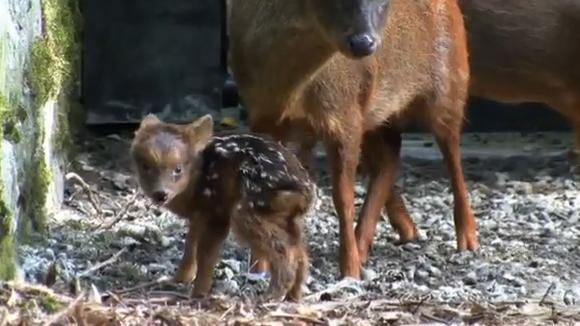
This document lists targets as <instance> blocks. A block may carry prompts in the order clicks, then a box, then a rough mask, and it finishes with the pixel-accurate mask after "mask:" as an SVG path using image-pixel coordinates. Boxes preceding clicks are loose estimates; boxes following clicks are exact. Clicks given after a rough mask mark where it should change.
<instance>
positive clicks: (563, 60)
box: [459, 0, 580, 146]
mask: <svg viewBox="0 0 580 326" xmlns="http://www.w3.org/2000/svg"><path fill="white" fill-rule="evenodd" d="M459 5H460V8H461V10H462V12H463V14H464V16H465V25H466V28H467V31H468V49H469V53H470V57H469V62H470V66H471V86H470V93H471V94H472V95H476V96H481V97H485V98H489V99H493V100H498V101H502V102H511V103H519V102H541V103H545V104H547V105H549V106H550V107H552V108H554V109H555V110H557V111H558V112H560V113H561V114H563V115H564V116H566V117H567V118H568V119H569V120H570V121H571V122H572V125H573V126H574V128H575V130H576V141H577V144H576V146H579V145H580V133H578V130H580V65H578V64H577V61H578V59H579V58H580V42H579V41H578V38H579V35H580V2H578V1H570V0H551V1H546V0H487V1H479V0H459Z"/></svg>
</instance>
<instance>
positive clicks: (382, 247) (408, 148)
mask: <svg viewBox="0 0 580 326" xmlns="http://www.w3.org/2000/svg"><path fill="white" fill-rule="evenodd" d="M570 138H571V135H570V134H568V133H545V134H528V135H519V134H488V135H478V134H469V135H465V136H464V140H463V143H464V150H463V151H464V168H465V175H466V179H467V181H468V188H469V192H470V196H471V200H472V205H473V209H474V212H475V214H476V218H477V220H478V230H479V236H480V241H481V250H480V251H479V252H477V253H460V254H457V253H455V246H456V242H455V234H454V227H453V218H452V211H453V210H452V203H453V197H452V195H451V192H450V184H449V181H448V179H447V173H446V171H445V169H444V165H443V162H442V161H441V160H440V156H439V155H438V151H437V149H436V146H434V145H433V141H432V139H431V138H430V137H429V136H424V135H420V134H413V135H408V136H406V138H405V141H404V151H403V153H404V158H403V165H402V171H401V174H400V176H399V181H398V184H399V186H400V187H401V190H402V193H403V195H404V198H405V200H406V202H407V205H408V209H409V212H410V213H411V215H412V217H413V218H414V220H415V222H416V223H417V225H418V228H419V230H420V231H419V232H420V237H421V239H420V241H418V242H417V243H411V244H406V245H403V246H395V245H393V244H392V242H393V241H394V240H396V234H395V233H394V231H393V230H392V228H391V227H390V225H389V224H388V223H386V222H384V223H381V224H380V225H379V228H378V232H377V234H376V238H375V239H376V241H375V245H374V248H373V251H372V255H371V258H370V260H369V263H368V265H367V266H366V270H365V272H364V280H363V281H354V280H348V279H347V280H343V281H338V278H337V275H338V269H337V252H338V251H337V250H338V234H337V231H338V225H337V219H336V217H335V213H334V209H333V205H332V199H331V196H330V187H329V178H328V175H327V174H326V173H324V172H323V171H321V172H320V175H319V176H320V177H319V180H318V185H319V202H318V203H317V205H316V208H315V209H314V210H313V211H312V212H311V213H310V214H309V216H308V217H307V237H308V239H309V241H308V244H309V250H310V256H311V270H310V277H309V279H308V282H307V285H306V287H307V291H306V298H305V302H306V303H310V304H311V305H322V304H323V303H324V302H335V303H336V302H342V303H343V305H342V306H339V305H338V304H337V306H333V308H332V309H330V308H328V307H329V306H328V305H327V306H325V307H326V308H324V307H322V306H310V308H309V309H319V310H320V311H324V316H323V317H324V318H326V319H324V318H323V319H320V320H325V322H323V323H322V324H329V325H330V324H333V323H329V322H328V321H329V320H334V321H335V323H334V324H341V323H344V324H348V323H349V322H353V323H354V322H359V324H360V321H361V320H366V321H367V323H370V324H384V323H387V322H389V323H395V322H396V323H399V324H404V323H405V322H409V323H417V322H427V321H431V322H439V323H441V322H443V323H461V322H469V321H470V319H469V318H468V316H472V317H473V316H479V317H481V318H479V319H480V320H483V321H480V322H482V323H487V324H489V323H504V322H507V321H508V320H520V322H522V321H525V322H526V323H529V324H532V323H543V322H547V321H554V320H557V319H558V318H561V319H562V318H564V315H566V313H564V311H574V312H573V313H570V314H572V315H574V316H579V315H578V314H577V311H578V310H577V306H576V305H577V304H580V249H579V248H578V247H579V246H578V244H579V239H580V237H579V234H580V227H579V224H578V221H579V219H580V209H579V208H580V196H578V195H579V192H580V190H579V189H580V188H579V187H578V185H579V178H578V176H577V175H576V174H575V173H574V169H573V168H572V167H571V163H570V160H569V159H568V157H567V154H566V149H567V148H569V146H570V141H569V140H570ZM128 144H129V138H128V137H127V136H119V135H108V136H106V137H104V136H103V137H91V139H90V140H87V141H83V142H82V143H81V144H79V145H80V146H79V147H80V148H81V152H80V153H79V155H78V156H77V158H76V161H75V162H74V164H72V165H71V169H70V170H71V172H74V173H75V174H76V175H75V174H71V175H69V177H70V179H69V180H68V181H67V190H66V205H65V207H64V208H63V210H62V211H61V212H59V213H58V214H56V215H55V216H53V218H52V221H51V223H50V232H49V237H48V239H45V240H39V241H38V242H37V243H35V244H34V245H23V246H21V247H20V256H21V257H22V267H23V275H22V276H23V278H24V279H25V280H26V281H28V282H33V283H34V282H44V281H45V278H46V274H47V271H48V269H49V266H50V265H51V264H52V263H53V262H55V264H56V266H57V267H58V273H57V279H56V284H54V286H53V288H54V289H55V290H56V291H57V292H58V293H68V292H67V291H68V288H69V287H70V286H69V284H71V281H72V280H74V279H75V276H76V277H80V284H81V288H87V289H90V288H91V287H92V288H93V290H92V293H100V294H103V293H106V291H113V290H120V289H127V288H130V287H132V286H136V285H139V284H143V283H144V282H150V281H154V280H156V279H158V278H159V277H163V276H172V275H173V272H174V270H175V268H176V266H177V264H178V262H179V260H180V259H181V253H182V250H183V245H184V236H185V232H186V228H185V223H184V222H183V221H181V220H179V219H177V218H175V217H173V216H171V215H170V214H168V213H166V212H163V211H160V210H158V209H157V208H155V207H152V206H150V205H149V202H148V201H147V200H146V199H145V198H144V197H143V196H142V195H141V194H140V192H139V191H138V189H137V186H136V184H135V180H134V179H133V176H132V174H131V170H130V164H129V161H128V157H127V154H128ZM323 161H324V156H323V155H321V156H320V163H321V168H323V167H324V164H323ZM77 176H78V177H77ZM362 181H363V180H361V182H359V184H357V205H359V206H360V205H361V204H362V196H363V195H364V191H365V187H364V186H363V183H362ZM385 221H386V220H385ZM116 254H117V257H115V258H118V259H116V260H114V261H112V262H111V263H110V264H107V265H105V266H103V267H101V268H99V269H97V270H95V271H93V272H90V273H85V275H82V274H81V273H83V271H86V270H88V269H91V267H94V265H96V264H98V263H99V262H102V261H105V260H107V259H109V258H111V257H113V256H115V255H116ZM247 259H248V250H246V249H245V248H242V247H240V246H238V245H237V244H236V243H234V242H233V241H231V240H228V242H227V243H226V245H225V247H224V252H223V254H222V259H221V261H220V263H219V265H218V267H217V269H216V271H215V282H216V283H215V287H214V291H213V293H214V295H215V296H217V297H220V298H222V299H223V300H226V301H227V300H230V301H231V300H233V302H235V303H236V304H239V303H240V302H246V303H251V301H252V300H254V299H255V297H256V295H259V294H260V293H262V291H263V290H264V289H265V287H266V285H267V284H266V281H265V280H264V278H260V277H259V276H258V275H250V274H248V273H247V270H248V263H247ZM79 274H81V275H80V276H79ZM147 291H148V292H147ZM155 291H157V292H155ZM160 291H161V292H160ZM163 291H165V292H163ZM168 291H169V292H168ZM188 291H189V287H188V286H185V285H174V284H164V285H157V286H151V287H148V288H147V289H146V291H145V289H141V290H135V291H130V292H127V293H126V294H127V296H132V297H136V298H138V297H139V296H141V297H142V296H143V294H144V293H148V295H154V294H155V293H165V294H167V293H174V294H175V293H180V295H177V294H176V296H177V297H180V296H181V297H182V296H183V295H187V293H188ZM0 294H1V291H0ZM104 297H105V296H103V297H102V298H104ZM108 298H110V296H109V297H108ZM184 300H185V299H184ZM0 301H1V299H0ZM97 301H98V300H97ZM348 302H350V303H351V304H349V305H348V308H347V306H345V304H346V303H348ZM355 302H359V303H361V302H363V303H364V302H368V304H362V306H357V305H356V304H355ZM372 302H374V303H375V304H376V305H378V306H381V307H383V308H384V307H386V306H388V305H389V304H394V303H393V302H400V303H401V306H398V308H397V309H395V310H396V311H401V313H398V314H395V313H393V312H392V311H393V310H392V309H391V310H389V309H390V308H389V309H387V308H385V309H382V310H381V309H378V310H377V309H375V308H376V307H375V308H373V307H372V304H371V303H372ZM413 302H414V303H415V304H414V305H412V303H413ZM538 302H540V304H538ZM548 302H549V303H550V304H549V307H552V308H550V309H548V308H546V307H545V306H546V304H547V303H548ZM404 303H405V304H406V303H408V304H411V305H412V307H411V306H407V308H403V306H402V305H403V304H404ZM526 303H527V304H526ZM329 304H330V303H329ZM432 305H437V307H439V308H438V309H443V307H449V309H450V310H445V309H447V308H445V309H444V310H445V311H446V313H444V314H443V313H437V311H435V310H432V309H431V308H429V309H431V310H429V309H428V307H434V306H432ZM503 305H509V307H510V308H509V309H508V308H505V309H503V310H502V309H500V308H499V307H503ZM315 307H318V308H315ZM554 307H559V308H558V309H561V310H558V311H561V312H559V313H556V310H555V308H554ZM231 309H233V308H231ZM231 309H230V313H231ZM256 309H257V308H256ZM393 309H394V308H393ZM425 309H427V310H429V311H431V312H430V313H427V312H426V311H427V310H425ZM458 309H463V310H458ZM478 309H479V310H478ZM490 309H491V310H490ZM574 309H576V310H574ZM226 311H227V310H226ZM353 311H354V313H353ZM377 311H378V312H377ZM450 311H451V312H450ZM461 311H463V312H461ZM485 311H493V316H490V315H487V314H486V313H485ZM421 312H423V313H421ZM439 312H440V311H439ZM228 314H229V313H228ZM231 314H232V315H236V316H243V314H241V313H231ZM516 315H517V316H518V317H517V318H521V319H517V318H516V317H514V316H516ZM482 316H483V317H482ZM510 316H511V317H510ZM222 317H223V315H222ZM319 317H320V318H322V317H321V316H319ZM317 318H318V317H317ZM473 318H474V320H471V321H472V322H473V321H475V320H477V318H475V317H473ZM509 318H512V319H509ZM566 318H568V317H566ZM579 318H580V317H579ZM0 319H1V318H0ZM226 319H227V318H226ZM562 320H563V319H562ZM566 320H568V321H570V320H571V319H566ZM579 320H580V319H579ZM302 322H303V323H306V324H308V323H311V324H316V323H315V322H314V321H312V320H310V321H309V320H308V319H304V318H303V319H302ZM0 324H1V322H0ZM202 324H203V323H202ZM210 324H213V323H210ZM334 324H333V325H334ZM520 324H521V323H520Z"/></svg>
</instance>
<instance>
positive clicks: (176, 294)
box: [149, 291, 191, 300]
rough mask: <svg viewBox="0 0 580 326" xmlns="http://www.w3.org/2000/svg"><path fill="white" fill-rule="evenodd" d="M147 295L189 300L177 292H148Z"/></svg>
mask: <svg viewBox="0 0 580 326" xmlns="http://www.w3.org/2000/svg"><path fill="white" fill-rule="evenodd" d="M149 295H164V296H173V297H176V298H179V299H183V300H189V299H191V298H190V297H189V296H188V295H185V294H183V293H179V292H173V291H150V292H149Z"/></svg>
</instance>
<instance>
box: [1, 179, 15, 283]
mask: <svg viewBox="0 0 580 326" xmlns="http://www.w3.org/2000/svg"><path fill="white" fill-rule="evenodd" d="M3 193H4V191H3V189H2V188H0V280H11V279H13V278H14V277H15V276H16V252H15V248H14V240H13V237H12V235H11V233H13V230H12V219H13V215H12V212H11V211H10V209H9V208H8V207H7V206H6V204H5V203H4V200H3V196H2V194H3Z"/></svg>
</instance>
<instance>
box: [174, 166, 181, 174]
mask: <svg viewBox="0 0 580 326" xmlns="http://www.w3.org/2000/svg"><path fill="white" fill-rule="evenodd" d="M181 172H183V169H182V167H181V166H178V167H176V168H175V169H174V170H173V175H175V176H179V175H181Z"/></svg>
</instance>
